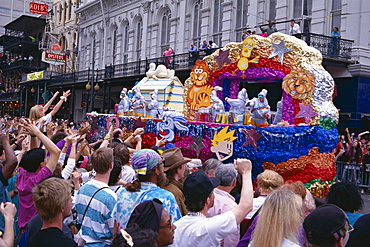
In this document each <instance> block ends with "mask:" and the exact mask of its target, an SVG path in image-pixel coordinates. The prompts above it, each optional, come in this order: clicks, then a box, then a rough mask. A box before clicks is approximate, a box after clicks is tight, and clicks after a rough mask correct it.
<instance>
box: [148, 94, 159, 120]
mask: <svg viewBox="0 0 370 247" xmlns="http://www.w3.org/2000/svg"><path fill="white" fill-rule="evenodd" d="M150 94H151V98H152V100H151V101H150V103H149V105H148V109H149V115H146V116H147V118H158V116H159V112H158V108H159V107H158V105H159V104H158V89H155V90H154V91H153V92H151V93H150Z"/></svg>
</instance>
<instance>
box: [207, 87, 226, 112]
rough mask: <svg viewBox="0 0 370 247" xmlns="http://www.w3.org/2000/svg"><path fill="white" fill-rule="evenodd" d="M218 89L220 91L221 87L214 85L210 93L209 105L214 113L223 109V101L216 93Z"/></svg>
mask: <svg viewBox="0 0 370 247" xmlns="http://www.w3.org/2000/svg"><path fill="white" fill-rule="evenodd" d="M218 91H222V87H219V86H215V87H214V88H213V91H212V93H211V101H212V105H211V106H210V107H211V108H212V110H214V114H218V113H221V112H224V111H225V106H224V103H223V102H222V100H221V99H220V98H219V97H218V95H217V92H218Z"/></svg>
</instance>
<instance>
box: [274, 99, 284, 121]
mask: <svg viewBox="0 0 370 247" xmlns="http://www.w3.org/2000/svg"><path fill="white" fill-rule="evenodd" d="M282 113H283V103H282V101H281V100H279V101H278V102H277V104H276V115H275V118H274V122H273V124H278V123H279V122H280V121H281V119H282V116H283V115H282Z"/></svg>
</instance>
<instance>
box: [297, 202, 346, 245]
mask: <svg viewBox="0 0 370 247" xmlns="http://www.w3.org/2000/svg"><path fill="white" fill-rule="evenodd" d="M346 222H348V218H347V215H346V214H345V213H344V211H343V210H342V209H340V208H339V207H338V206H336V205H334V204H324V205H322V206H320V207H318V208H316V209H315V210H314V211H312V212H311V213H310V214H309V215H308V216H307V217H306V218H305V220H304V222H303V228H304V230H305V232H306V237H307V240H308V242H310V243H312V244H317V245H331V244H335V243H337V242H338V240H339V239H340V238H341V237H343V234H342V233H341V232H340V229H342V228H343V227H344V226H345V225H346ZM348 225H349V223H348Z"/></svg>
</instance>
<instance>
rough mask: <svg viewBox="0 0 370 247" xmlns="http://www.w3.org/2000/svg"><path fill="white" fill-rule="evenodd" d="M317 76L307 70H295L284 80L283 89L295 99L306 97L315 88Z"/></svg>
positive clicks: (311, 93)
mask: <svg viewBox="0 0 370 247" xmlns="http://www.w3.org/2000/svg"><path fill="white" fill-rule="evenodd" d="M315 85H316V82H315V76H314V75H313V74H312V73H310V72H309V71H306V70H293V71H291V72H290V73H289V74H288V75H287V76H285V78H284V81H283V85H282V87H283V89H284V91H285V92H286V93H287V94H290V95H291V96H292V97H293V98H295V99H306V98H308V97H310V96H312V95H313V93H314V90H315Z"/></svg>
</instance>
